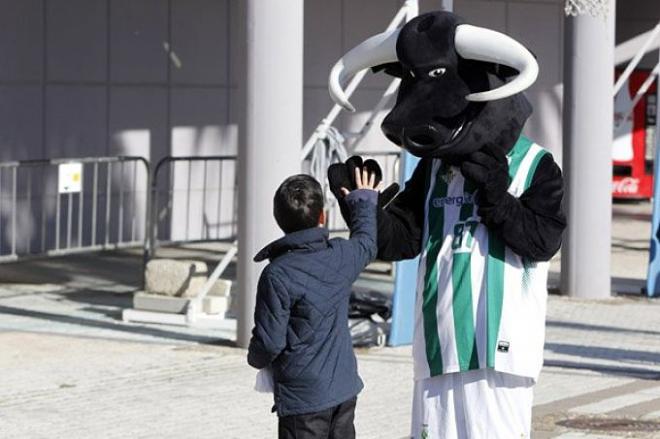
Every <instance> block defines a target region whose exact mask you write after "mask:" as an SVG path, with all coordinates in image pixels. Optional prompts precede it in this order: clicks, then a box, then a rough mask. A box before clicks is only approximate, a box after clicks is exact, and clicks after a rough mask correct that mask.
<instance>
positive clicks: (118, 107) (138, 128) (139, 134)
mask: <svg viewBox="0 0 660 439" xmlns="http://www.w3.org/2000/svg"><path fill="white" fill-rule="evenodd" d="M109 123H110V133H111V140H110V150H109V154H110V155H139V156H142V157H145V158H147V159H150V160H151V161H153V162H154V164H155V162H156V161H158V160H160V159H161V158H163V157H165V156H166V155H168V154H169V147H168V144H167V90H166V89H164V88H162V87H119V86H117V87H112V89H111V91H110V121H109Z"/></svg>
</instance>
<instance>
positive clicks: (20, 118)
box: [0, 85, 42, 160]
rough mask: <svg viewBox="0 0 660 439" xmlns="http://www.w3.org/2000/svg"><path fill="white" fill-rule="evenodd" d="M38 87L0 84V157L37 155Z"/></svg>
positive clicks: (39, 146) (5, 158)
mask: <svg viewBox="0 0 660 439" xmlns="http://www.w3.org/2000/svg"><path fill="white" fill-rule="evenodd" d="M41 125H42V123H41V87H39V86H33V85H15V86H0V160H25V159H35V158H41V138H42V136H41V135H42V129H41Z"/></svg>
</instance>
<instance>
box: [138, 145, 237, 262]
mask: <svg viewBox="0 0 660 439" xmlns="http://www.w3.org/2000/svg"><path fill="white" fill-rule="evenodd" d="M236 163H237V159H236V156H226V155H225V156H207V157H165V158H163V159H162V160H160V161H159V162H158V164H157V165H156V167H155V168H154V173H153V178H152V185H151V199H152V209H151V215H150V218H149V226H148V229H149V230H150V237H149V239H148V240H147V241H146V242H145V259H147V260H148V259H149V258H150V257H152V256H153V255H154V252H155V251H156V249H157V248H158V247H159V246H162V245H176V244H181V243H195V242H206V241H229V242H231V241H233V240H235V239H236V235H237V210H238V209H237V203H238V198H237V186H236Z"/></svg>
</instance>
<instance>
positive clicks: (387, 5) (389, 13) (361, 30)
mask: <svg viewBox="0 0 660 439" xmlns="http://www.w3.org/2000/svg"><path fill="white" fill-rule="evenodd" d="M399 7H400V4H399V2H398V1H396V0H359V1H355V0H342V19H341V20H342V21H341V30H342V32H343V33H342V47H343V49H342V54H344V53H346V52H347V51H349V50H350V49H352V48H353V47H354V46H356V45H357V44H359V43H361V42H362V41H364V40H365V39H367V38H369V37H370V36H372V35H375V34H379V33H381V32H383V31H384V30H385V28H386V27H387V25H388V24H389V23H390V21H391V20H392V18H394V14H395V13H396V11H398V9H399ZM332 64H334V61H333V62H332ZM386 84H387V78H386V76H385V75H383V74H378V75H374V74H372V73H367V75H366V77H365V79H364V81H363V82H362V84H361V87H362V88H367V87H377V88H378V87H385V86H386Z"/></svg>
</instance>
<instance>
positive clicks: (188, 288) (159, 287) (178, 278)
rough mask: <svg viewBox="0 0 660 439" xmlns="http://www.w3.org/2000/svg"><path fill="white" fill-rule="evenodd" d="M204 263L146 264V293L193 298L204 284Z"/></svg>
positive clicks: (163, 260)
mask: <svg viewBox="0 0 660 439" xmlns="http://www.w3.org/2000/svg"><path fill="white" fill-rule="evenodd" d="M207 273H208V269H207V267H206V264H205V263H204V262H200V261H177V260H172V259H154V260H151V261H149V263H148V264H147V271H146V273H145V279H146V290H147V291H146V292H147V293H150V294H160V295H164V296H174V297H194V295H195V294H197V292H198V291H199V290H200V289H201V288H202V286H203V285H204V282H206V275H207Z"/></svg>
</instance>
